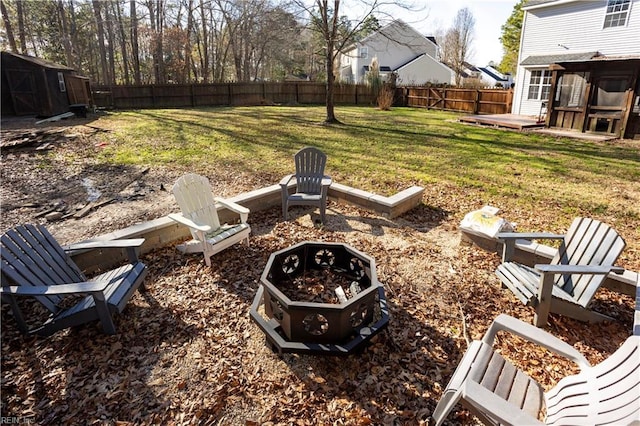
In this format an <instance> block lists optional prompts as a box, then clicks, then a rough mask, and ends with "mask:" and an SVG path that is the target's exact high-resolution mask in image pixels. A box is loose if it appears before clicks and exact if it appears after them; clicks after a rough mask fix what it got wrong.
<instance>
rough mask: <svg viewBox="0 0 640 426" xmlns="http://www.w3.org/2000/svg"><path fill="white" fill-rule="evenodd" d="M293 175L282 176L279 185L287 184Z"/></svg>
mask: <svg viewBox="0 0 640 426" xmlns="http://www.w3.org/2000/svg"><path fill="white" fill-rule="evenodd" d="M294 177H295V175H286V176H285V177H283V178H282V179H281V180H280V186H287V185H289V182H291V179H293V178H294Z"/></svg>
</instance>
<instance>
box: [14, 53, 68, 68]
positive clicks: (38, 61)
mask: <svg viewBox="0 0 640 426" xmlns="http://www.w3.org/2000/svg"><path fill="white" fill-rule="evenodd" d="M2 54H3V55H11V56H14V57H16V58H19V59H22V60H23V61H27V62H31V63H32V64H35V65H38V66H41V67H43V68H50V69H54V70H68V71H75V70H74V69H73V68H69V67H68V66H66V65H61V64H56V63H55V62H50V61H45V60H44V59H42V58H36V57H35V56H29V55H21V54H19V53H13V52H2Z"/></svg>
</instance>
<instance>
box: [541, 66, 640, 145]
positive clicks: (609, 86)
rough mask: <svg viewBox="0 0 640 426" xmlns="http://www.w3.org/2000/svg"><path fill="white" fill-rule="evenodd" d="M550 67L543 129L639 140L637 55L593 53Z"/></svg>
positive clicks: (639, 72)
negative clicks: (594, 54)
mask: <svg viewBox="0 0 640 426" xmlns="http://www.w3.org/2000/svg"><path fill="white" fill-rule="evenodd" d="M549 68H550V69H551V72H552V78H551V89H550V94H549V95H550V98H549V101H548V103H547V114H546V123H545V127H546V128H549V129H562V130H568V131H572V132H578V133H589V134H598V135H603V136H607V137H610V138H628V139H640V79H639V78H638V76H639V74H640V58H610V57H599V56H596V57H594V58H593V59H591V60H588V61H581V62H558V63H555V64H552V65H551V66H550V67H549Z"/></svg>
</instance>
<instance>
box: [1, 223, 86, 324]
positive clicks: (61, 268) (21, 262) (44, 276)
mask: <svg viewBox="0 0 640 426" xmlns="http://www.w3.org/2000/svg"><path fill="white" fill-rule="evenodd" d="M1 244H2V245H1V246H0V251H1V253H2V254H1V258H2V275H3V277H6V278H8V279H9V281H10V284H13V285H31V286H51V285H57V284H70V283H76V282H82V281H86V278H85V277H84V275H83V273H82V271H80V269H79V268H78V266H77V265H76V264H75V263H74V262H73V261H72V260H71V258H70V257H69V256H68V255H67V254H66V253H65V251H64V250H63V249H62V247H61V246H60V244H58V242H57V241H56V240H55V238H53V236H52V235H51V234H50V233H49V231H47V229H46V228H45V227H44V226H42V225H38V226H34V225H21V226H17V227H16V228H14V229H10V230H9V231H7V232H6V233H5V234H4V235H3V236H2V238H1ZM3 285H5V283H4V282H3ZM36 299H38V301H40V303H42V304H43V305H44V306H45V307H46V308H47V309H49V310H50V311H51V312H56V311H57V310H58V308H57V306H56V304H57V303H58V302H59V301H60V300H61V297H60V296H38V297H36Z"/></svg>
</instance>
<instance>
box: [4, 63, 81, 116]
mask: <svg viewBox="0 0 640 426" xmlns="http://www.w3.org/2000/svg"><path fill="white" fill-rule="evenodd" d="M1 55H2V115H36V116H42V117H50V116H53V115H58V114H62V113H65V112H68V111H69V109H70V108H69V107H70V106H71V105H86V106H91V105H93V102H92V100H91V88H90V84H89V79H88V78H87V77H83V76H81V75H78V73H76V71H75V70H73V69H72V68H69V67H67V66H64V65H60V64H56V63H53V62H49V61H45V60H43V59H40V58H36V57H33V56H27V55H19V54H17V53H11V52H2V53H1Z"/></svg>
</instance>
